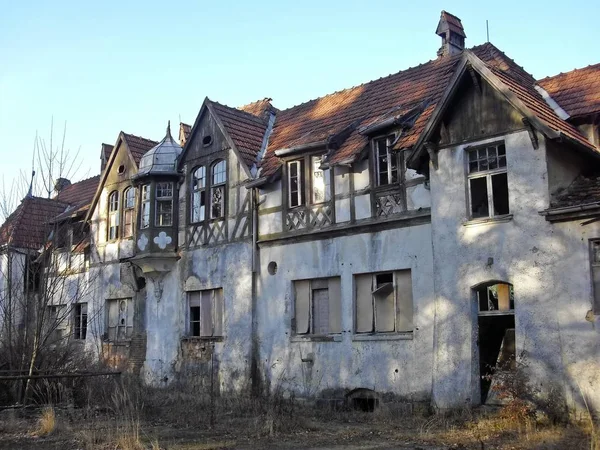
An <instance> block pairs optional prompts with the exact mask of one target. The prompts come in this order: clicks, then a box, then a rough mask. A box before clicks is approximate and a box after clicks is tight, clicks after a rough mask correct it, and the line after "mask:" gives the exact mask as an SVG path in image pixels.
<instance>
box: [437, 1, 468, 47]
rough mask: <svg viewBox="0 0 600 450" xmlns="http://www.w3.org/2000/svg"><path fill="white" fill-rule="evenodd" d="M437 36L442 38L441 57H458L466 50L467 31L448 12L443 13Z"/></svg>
mask: <svg viewBox="0 0 600 450" xmlns="http://www.w3.org/2000/svg"><path fill="white" fill-rule="evenodd" d="M435 34H437V35H438V36H440V37H441V38H442V46H441V47H440V49H439V50H438V52H437V54H438V56H439V57H442V58H443V57H444V56H452V55H456V54H458V53H460V52H462V51H463V50H464V49H465V38H466V37H467V35H466V34H465V29H464V28H463V26H462V23H461V22H460V19H459V18H458V17H456V16H454V15H452V14H450V13H448V12H446V11H442V14H441V16H440V22H439V23H438V26H437V30H435Z"/></svg>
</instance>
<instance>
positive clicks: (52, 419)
mask: <svg viewBox="0 0 600 450" xmlns="http://www.w3.org/2000/svg"><path fill="white" fill-rule="evenodd" d="M56 425H57V421H56V412H55V411H54V407H52V406H47V407H45V408H44V409H43V410H42V415H41V416H40V418H39V420H38V428H37V430H36V431H35V435H36V436H49V435H51V434H52V433H54V432H55V431H56V430H57V427H56Z"/></svg>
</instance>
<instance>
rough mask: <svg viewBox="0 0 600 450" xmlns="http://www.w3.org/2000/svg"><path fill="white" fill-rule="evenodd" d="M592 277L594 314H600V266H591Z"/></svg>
mask: <svg viewBox="0 0 600 450" xmlns="http://www.w3.org/2000/svg"><path fill="white" fill-rule="evenodd" d="M592 274H593V275H592V276H593V277H594V314H596V315H598V314H600V266H594V267H592Z"/></svg>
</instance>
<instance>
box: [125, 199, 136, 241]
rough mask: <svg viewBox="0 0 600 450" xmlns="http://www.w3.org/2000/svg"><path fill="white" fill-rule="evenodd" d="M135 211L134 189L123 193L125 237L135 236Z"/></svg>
mask: <svg viewBox="0 0 600 450" xmlns="http://www.w3.org/2000/svg"><path fill="white" fill-rule="evenodd" d="M134 211H135V190H134V189H133V188H132V187H128V188H127V189H125V192H124V193H123V237H131V236H133V216H134Z"/></svg>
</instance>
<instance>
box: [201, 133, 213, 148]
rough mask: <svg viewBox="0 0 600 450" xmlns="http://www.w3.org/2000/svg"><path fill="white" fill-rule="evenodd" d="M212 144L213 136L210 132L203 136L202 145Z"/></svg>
mask: <svg viewBox="0 0 600 450" xmlns="http://www.w3.org/2000/svg"><path fill="white" fill-rule="evenodd" d="M210 144H212V136H211V135H210V134H208V135H206V136H204V137H203V138H202V145H203V146H204V147H207V146H209V145H210Z"/></svg>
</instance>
